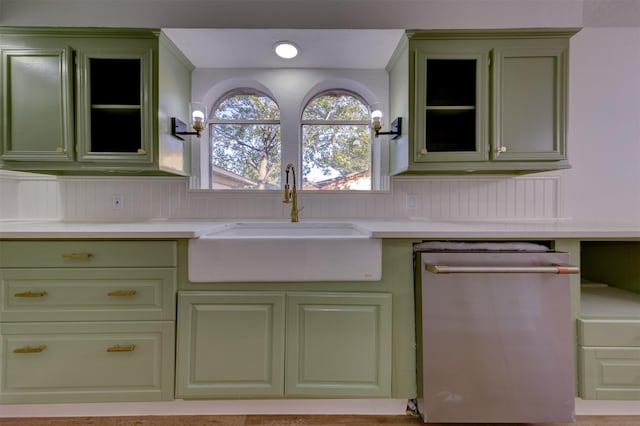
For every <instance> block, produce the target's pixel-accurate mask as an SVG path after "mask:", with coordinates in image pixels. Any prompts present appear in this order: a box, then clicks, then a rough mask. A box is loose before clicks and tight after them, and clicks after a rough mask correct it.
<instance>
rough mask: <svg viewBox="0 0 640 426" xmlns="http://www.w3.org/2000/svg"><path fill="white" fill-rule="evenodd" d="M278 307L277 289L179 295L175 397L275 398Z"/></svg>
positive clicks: (279, 357)
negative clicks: (273, 290) (271, 290)
mask: <svg viewBox="0 0 640 426" xmlns="http://www.w3.org/2000/svg"><path fill="white" fill-rule="evenodd" d="M284 305H285V297H284V294H283V293H273V292H182V293H180V294H179V295H178V342H177V355H176V364H177V365H176V398H210V397H225V396H234V397H277V396H281V395H282V393H283V389H284V384H283V382H284V380H283V371H284Z"/></svg>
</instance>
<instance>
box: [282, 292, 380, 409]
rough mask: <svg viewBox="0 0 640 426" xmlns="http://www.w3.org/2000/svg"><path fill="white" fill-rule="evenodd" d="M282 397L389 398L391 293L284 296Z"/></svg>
mask: <svg viewBox="0 0 640 426" xmlns="http://www.w3.org/2000/svg"><path fill="white" fill-rule="evenodd" d="M286 346H287V352H286V359H287V369H286V394H287V395H288V396H294V397H295V396H304V397H390V396H391V295H390V294H367V293H347V294H341V293H317V294H313V293H291V294H288V295H287V345H286Z"/></svg>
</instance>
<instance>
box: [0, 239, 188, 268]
mask: <svg viewBox="0 0 640 426" xmlns="http://www.w3.org/2000/svg"><path fill="white" fill-rule="evenodd" d="M176 250H177V249H176V242H175V241H92V240H57V241H54V240H51V241H42V240H39V241H27V240H21V241H0V268H100V267H149V268H153V267H156V268H157V267H175V266H176V264H177V255H176Z"/></svg>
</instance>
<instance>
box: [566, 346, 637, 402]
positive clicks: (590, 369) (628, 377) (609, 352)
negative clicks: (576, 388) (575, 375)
mask: <svg viewBox="0 0 640 426" xmlns="http://www.w3.org/2000/svg"><path fill="white" fill-rule="evenodd" d="M579 357H580V367H581V379H582V380H581V383H580V396H581V397H582V398H583V399H615V400H636V401H637V400H640V347H638V348H620V347H617V348H616V347H612V348H597V347H581V348H580V352H579Z"/></svg>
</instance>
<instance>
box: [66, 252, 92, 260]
mask: <svg viewBox="0 0 640 426" xmlns="http://www.w3.org/2000/svg"><path fill="white" fill-rule="evenodd" d="M92 256H93V255H92V254H91V253H64V254H63V255H62V257H63V258H65V259H89V258H90V257H92Z"/></svg>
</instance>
